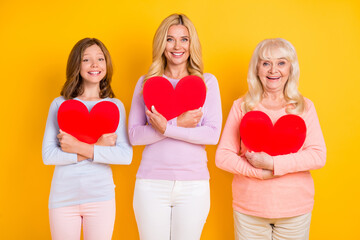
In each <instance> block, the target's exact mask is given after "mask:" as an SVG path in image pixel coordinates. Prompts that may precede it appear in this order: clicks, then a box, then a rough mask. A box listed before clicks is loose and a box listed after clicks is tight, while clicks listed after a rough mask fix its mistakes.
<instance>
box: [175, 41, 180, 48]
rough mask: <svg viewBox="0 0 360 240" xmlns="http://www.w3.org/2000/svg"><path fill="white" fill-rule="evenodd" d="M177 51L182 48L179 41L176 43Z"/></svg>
mask: <svg viewBox="0 0 360 240" xmlns="http://www.w3.org/2000/svg"><path fill="white" fill-rule="evenodd" d="M174 48H175V49H179V48H180V42H179V41H175V46H174Z"/></svg>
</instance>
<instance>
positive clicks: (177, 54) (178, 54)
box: [172, 53, 183, 56]
mask: <svg viewBox="0 0 360 240" xmlns="http://www.w3.org/2000/svg"><path fill="white" fill-rule="evenodd" d="M172 54H174V55H175V56H180V55H183V53H172Z"/></svg>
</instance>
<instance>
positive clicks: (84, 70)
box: [80, 44, 106, 84]
mask: <svg viewBox="0 0 360 240" xmlns="http://www.w3.org/2000/svg"><path fill="white" fill-rule="evenodd" d="M80 75H81V77H82V79H83V81H84V83H97V84H98V83H100V81H101V80H102V79H103V78H104V77H105V76H106V61H105V56H104V53H103V52H102V51H101V48H100V47H99V46H98V45H96V44H94V45H92V46H90V47H88V48H86V49H85V51H84V54H83V57H82V59H81V66H80Z"/></svg>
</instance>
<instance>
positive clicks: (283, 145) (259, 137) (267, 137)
mask: <svg viewBox="0 0 360 240" xmlns="http://www.w3.org/2000/svg"><path fill="white" fill-rule="evenodd" d="M240 138H241V141H243V143H244V145H245V146H246V147H247V148H248V149H249V150H250V151H252V152H247V153H246V154H245V156H246V158H247V159H248V161H249V162H250V163H251V164H252V165H253V166H254V167H257V168H262V169H268V170H273V160H272V157H271V156H277V155H284V154H289V153H295V152H297V151H299V149H300V148H301V147H302V145H303V144H304V142H305V138H306V125H305V122H304V120H303V119H302V118H301V117H299V116H296V115H292V114H288V115H284V116H282V117H280V118H279V119H278V120H277V122H276V123H275V124H274V125H273V124H272V122H271V119H270V118H269V116H268V115H267V114H266V113H264V112H261V111H250V112H247V113H246V114H245V115H244V117H243V118H242V120H241V123H240ZM254 152H255V153H254Z"/></svg>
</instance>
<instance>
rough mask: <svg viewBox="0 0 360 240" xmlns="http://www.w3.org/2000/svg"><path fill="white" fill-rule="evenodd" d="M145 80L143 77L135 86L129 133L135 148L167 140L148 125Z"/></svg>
mask: <svg viewBox="0 0 360 240" xmlns="http://www.w3.org/2000/svg"><path fill="white" fill-rule="evenodd" d="M143 79H144V77H141V78H140V79H139V81H138V82H137V84H136V86H135V90H134V95H133V98H132V103H131V109H130V115H129V127H128V132H129V139H130V143H131V144H132V145H133V146H135V145H148V144H152V143H155V142H158V141H160V140H163V139H164V138H166V137H165V136H164V135H162V134H160V133H159V132H157V131H156V130H155V129H154V128H152V127H151V126H150V125H148V124H147V118H146V114H145V103H144V98H143V95H142V93H141V89H142V82H143Z"/></svg>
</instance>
